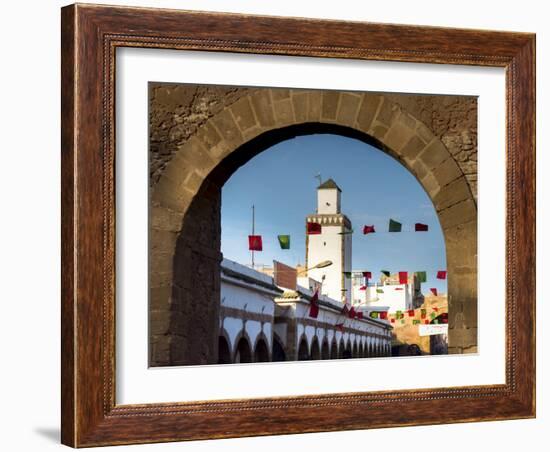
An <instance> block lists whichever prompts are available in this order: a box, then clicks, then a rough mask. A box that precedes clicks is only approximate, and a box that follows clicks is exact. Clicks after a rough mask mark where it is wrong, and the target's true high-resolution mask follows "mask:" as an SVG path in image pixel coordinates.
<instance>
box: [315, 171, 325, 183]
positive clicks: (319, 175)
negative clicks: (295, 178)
mask: <svg viewBox="0 0 550 452" xmlns="http://www.w3.org/2000/svg"><path fill="white" fill-rule="evenodd" d="M313 177H314V178H315V179H318V180H319V185H321V184H322V183H323V179H322V178H321V173H317V174H316V175H315V176H313Z"/></svg>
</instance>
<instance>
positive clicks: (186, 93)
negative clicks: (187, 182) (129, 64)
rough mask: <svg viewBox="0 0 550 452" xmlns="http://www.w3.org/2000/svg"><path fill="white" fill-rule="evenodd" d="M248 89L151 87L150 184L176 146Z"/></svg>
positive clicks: (159, 85) (162, 169)
mask: <svg viewBox="0 0 550 452" xmlns="http://www.w3.org/2000/svg"><path fill="white" fill-rule="evenodd" d="M247 91H249V89H248V88H233V87H223V86H207V85H180V84H177V85H176V84H169V83H150V85H149V108H150V115H149V116H150V128H149V173H150V178H149V184H150V186H153V185H155V184H156V183H157V182H158V181H159V179H160V176H161V174H162V173H163V171H164V169H165V168H166V165H167V164H168V162H169V161H170V160H171V159H172V157H173V156H174V154H175V153H176V151H177V149H178V147H179V146H181V145H183V144H185V142H186V141H187V140H189V138H190V137H191V136H193V135H194V134H195V133H196V132H197V129H198V128H199V127H200V126H202V125H203V124H204V123H205V122H206V121H207V120H208V119H210V118H211V117H212V116H214V115H216V114H217V113H219V112H220V111H221V110H223V109H224V108H225V107H227V106H229V105H231V104H232V103H233V102H235V101H236V100H238V99H239V97H241V96H242V95H244V94H245V93H246V92H247Z"/></svg>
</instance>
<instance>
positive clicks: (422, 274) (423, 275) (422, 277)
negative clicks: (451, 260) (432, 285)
mask: <svg viewBox="0 0 550 452" xmlns="http://www.w3.org/2000/svg"><path fill="white" fill-rule="evenodd" d="M415 275H416V277H417V278H418V281H419V282H421V283H423V282H426V272H415Z"/></svg>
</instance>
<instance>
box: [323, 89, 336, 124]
mask: <svg viewBox="0 0 550 452" xmlns="http://www.w3.org/2000/svg"><path fill="white" fill-rule="evenodd" d="M339 101H340V92H338V91H323V94H322V102H321V119H323V120H326V121H335V120H336V113H337V112H338V103H339Z"/></svg>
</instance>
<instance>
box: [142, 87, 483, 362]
mask: <svg viewBox="0 0 550 452" xmlns="http://www.w3.org/2000/svg"><path fill="white" fill-rule="evenodd" d="M275 91H277V90H269V89H267V90H265V89H264V90H251V91H250V93H249V94H247V96H245V97H243V98H241V99H239V101H238V102H236V103H235V104H234V105H230V106H227V107H226V108H225V109H223V110H222V111H220V112H218V113H217V114H215V115H214V116H213V117H212V118H210V119H209V120H208V121H206V122H205V123H204V124H203V125H202V126H201V127H200V128H199V129H198V130H197V132H196V134H194V135H193V136H192V137H191V138H189V139H188V140H187V141H186V142H185V144H184V145H182V146H180V147H179V148H178V150H177V152H176V153H175V154H174V157H173V158H172V159H171V160H170V162H169V163H168V165H167V166H166V169H165V170H164V171H163V173H162V175H161V177H160V179H159V182H158V183H157V184H156V185H155V186H154V189H153V192H152V197H151V198H152V201H151V204H152V208H151V210H152V212H151V213H152V215H151V217H152V218H153V221H152V224H151V234H150V236H151V241H152V243H153V246H152V248H151V255H150V262H151V265H150V288H151V289H150V300H151V303H150V305H151V315H155V316H156V317H158V318H160V319H161V321H158V322H155V323H154V325H153V328H152V329H151V332H150V334H151V343H152V344H154V346H152V347H151V348H150V350H151V355H150V363H151V365H163V364H171V365H177V364H186V363H192V364H202V363H206V362H209V360H210V362H215V360H216V359H217V355H218V354H217V346H218V344H217V337H216V336H215V335H214V334H212V336H211V337H207V338H204V337H201V335H200V334H199V335H195V334H193V333H194V332H195V331H218V322H219V312H218V311H219V306H218V304H219V303H218V300H219V293H220V281H219V273H220V260H221V253H220V232H219V231H220V199H221V187H222V186H223V184H224V183H225V181H226V180H227V179H228V178H229V177H231V175H232V174H233V172H234V171H235V170H236V169H237V168H239V167H240V166H241V165H243V164H244V163H246V162H247V161H248V160H250V159H251V158H253V157H254V156H255V155H257V154H258V153H260V152H262V151H263V150H265V149H267V148H268V147H270V146H272V145H274V144H276V143H278V142H280V141H283V140H286V139H289V138H292V137H294V136H300V135H307V134H313V133H315V134H319V133H332V134H339V135H343V136H347V137H351V138H356V139H359V140H361V141H364V142H367V143H369V144H373V145H375V146H376V147H378V148H379V149H381V150H382V151H383V152H386V153H388V154H389V155H391V156H393V157H394V158H395V159H396V160H397V161H398V162H400V163H401V164H402V165H404V166H405V167H406V168H407V169H408V170H409V171H410V172H411V173H412V174H413V175H414V176H415V177H416V178H417V180H418V181H419V182H420V184H421V185H422V186H423V187H424V189H425V191H426V193H427V194H428V195H429V197H430V199H431V200H432V202H433V204H434V207H435V209H436V211H437V212H438V216H439V219H440V223H441V226H442V228H443V232H444V236H445V243H446V251H447V270H448V275H449V278H448V293H449V299H450V300H451V303H450V306H449V344H450V347H449V350H450V352H453V351H458V350H462V349H463V348H465V347H466V348H467V347H470V348H471V347H475V345H476V342H475V341H476V339H475V338H476V337H477V312H476V300H477V283H476V280H477V260H476V255H477V205H476V201H475V199H474V197H473V195H472V193H471V190H470V187H469V185H468V182H467V181H466V179H465V177H464V174H463V173H462V170H461V169H460V166H459V165H458V164H457V161H456V160H455V158H454V157H453V156H452V155H451V154H450V153H449V152H448V150H447V148H446V147H445V145H444V144H443V143H442V141H441V140H440V139H439V138H438V137H437V136H435V135H434V133H433V132H432V131H431V130H430V129H429V128H428V127H427V126H426V125H425V124H423V123H422V122H421V121H419V120H418V119H416V118H415V117H414V116H412V115H411V114H410V112H407V111H405V110H404V109H403V108H402V107H400V106H397V105H396V104H394V103H393V102H392V101H391V100H390V99H389V98H388V97H387V96H384V95H382V94H372V93H339V92H328V91H311V90H284V92H285V94H284V97H285V100H284V102H282V101H275V100H274V99H281V92H282V91H280V90H279V91H277V92H275ZM273 93H275V94H273ZM299 96H302V97H304V96H305V97H304V98H307V102H306V103H303V104H300V106H298V103H297V102H295V100H296V99H298V97H299ZM283 105H285V107H284V109H282V108H283V107H282V106H283ZM328 105H335V106H336V107H335V108H332V107H331V108H328V107H327V108H324V106H328ZM194 269H198V271H194ZM459 313H460V314H461V318H462V319H464V318H465V319H466V321H465V323H466V325H467V327H468V328H467V329H462V330H461V331H460V333H461V334H458V335H456V336H455V335H454V318H455V314H459ZM197 336H198V337H197Z"/></svg>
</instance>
